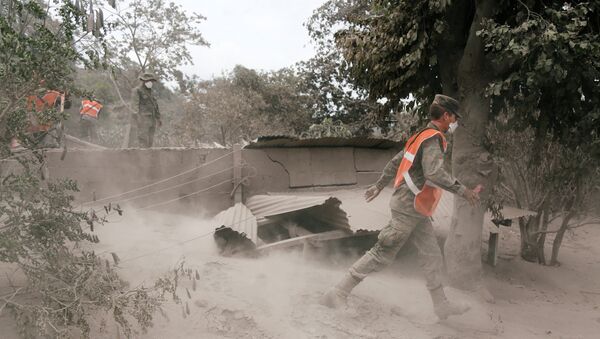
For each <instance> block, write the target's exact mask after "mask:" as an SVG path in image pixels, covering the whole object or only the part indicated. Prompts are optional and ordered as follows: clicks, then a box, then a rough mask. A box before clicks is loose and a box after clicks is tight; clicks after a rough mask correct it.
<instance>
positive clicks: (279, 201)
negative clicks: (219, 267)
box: [246, 195, 350, 229]
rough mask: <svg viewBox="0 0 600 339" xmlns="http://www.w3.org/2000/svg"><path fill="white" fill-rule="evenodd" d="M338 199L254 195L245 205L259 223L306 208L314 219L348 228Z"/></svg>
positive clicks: (329, 224) (334, 226) (335, 226)
mask: <svg viewBox="0 0 600 339" xmlns="http://www.w3.org/2000/svg"><path fill="white" fill-rule="evenodd" d="M340 204H341V202H340V200H339V199H337V198H334V197H331V196H298V195H255V196H252V197H250V198H248V199H247V200H246V206H248V208H249V209H250V210H251V211H252V213H253V214H254V215H255V216H256V220H257V222H258V224H259V225H262V224H266V223H269V220H268V218H269V217H273V216H278V215H282V214H286V213H290V212H295V211H300V210H306V213H309V214H310V215H311V217H312V218H314V219H315V220H316V221H318V222H320V223H322V224H324V225H327V226H330V227H332V228H337V229H350V225H349V224H348V217H347V215H346V212H344V211H343V210H342V209H340Z"/></svg>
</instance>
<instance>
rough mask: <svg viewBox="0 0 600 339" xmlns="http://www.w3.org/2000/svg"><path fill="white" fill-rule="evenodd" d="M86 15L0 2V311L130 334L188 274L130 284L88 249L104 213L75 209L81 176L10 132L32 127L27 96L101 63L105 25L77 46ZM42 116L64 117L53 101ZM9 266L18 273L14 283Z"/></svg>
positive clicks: (47, 323) (66, 329) (25, 321)
mask: <svg viewBox="0 0 600 339" xmlns="http://www.w3.org/2000/svg"><path fill="white" fill-rule="evenodd" d="M89 22H90V20H89V15H86V14H85V13H84V12H83V11H82V10H81V8H79V7H76V6H75V5H74V4H73V2H71V1H49V2H45V3H42V2H37V1H19V0H9V1H2V2H0V112H1V115H0V126H2V131H1V134H0V145H1V147H0V149H1V150H2V152H1V153H0V263H1V264H2V266H3V267H7V266H8V267H10V268H11V271H10V272H4V273H6V274H3V278H6V280H7V283H8V285H5V284H3V286H2V290H1V292H0V312H4V311H11V312H12V313H13V314H14V315H15V319H16V321H17V325H18V326H17V327H18V330H19V332H20V334H21V335H22V336H24V337H27V338H40V337H52V338H57V337H67V336H74V337H90V336H91V333H90V331H91V326H92V323H93V321H91V318H92V317H94V319H98V318H103V319H108V318H112V319H113V321H114V322H116V323H117V324H118V326H119V328H121V330H122V331H123V332H124V333H125V335H126V336H128V337H129V336H131V335H132V334H134V333H136V332H137V330H136V329H137V328H140V329H141V330H144V329H146V328H147V327H148V326H151V325H152V319H153V315H154V312H155V311H156V310H157V309H158V308H159V307H160V305H161V302H162V301H163V300H164V299H165V297H166V295H169V294H173V295H174V293H175V289H176V282H177V277H178V275H179V274H180V273H181V270H180V269H177V270H175V271H173V272H170V273H169V275H168V276H165V277H164V278H161V279H159V280H158V281H157V282H156V283H155V284H154V285H153V286H149V287H147V288H146V287H138V288H133V289H130V288H129V287H128V286H127V283H126V282H125V281H124V280H122V279H121V278H120V277H119V276H118V274H117V273H116V270H115V267H114V262H112V263H111V262H108V261H106V260H104V259H102V258H101V257H100V256H98V255H96V254H95V253H94V251H93V250H92V249H91V247H90V243H95V242H98V241H99V239H98V237H97V236H96V235H95V234H94V228H95V227H98V225H99V224H101V223H102V222H103V214H100V213H99V212H96V211H94V210H90V211H81V210H80V209H79V208H75V207H74V205H73V204H74V198H73V192H75V191H76V190H77V187H76V184H75V183H74V182H72V181H70V180H68V179H64V180H53V181H50V180H48V177H47V176H46V175H45V174H46V171H45V170H44V168H45V163H44V151H43V150H42V149H37V148H29V146H30V144H28V143H24V144H23V145H24V146H25V149H24V150H23V149H19V150H18V152H17V150H16V149H11V148H10V147H8V143H9V141H10V139H11V138H13V137H15V136H18V137H19V138H20V139H21V140H26V139H27V135H28V134H29V133H28V131H27V127H28V114H29V113H31V112H30V111H31V109H30V108H28V105H27V97H28V96H31V95H35V94H37V93H38V92H39V91H42V92H43V91H45V90H47V89H57V90H61V91H67V90H75V89H76V88H75V86H74V84H73V76H74V66H83V65H87V66H95V65H99V63H100V62H99V60H100V58H99V56H100V53H98V52H97V51H102V40H101V35H99V34H97V29H98V27H96V28H95V29H96V36H97V37H100V40H98V41H95V44H94V45H92V44H91V43H92V42H93V41H91V40H94V39H91V40H90V41H88V43H86V45H85V46H86V47H83V46H82V45H80V44H79V42H80V41H83V39H84V38H85V37H86V36H89V35H91V34H90V32H88V30H87V27H88V23H89ZM92 46H95V49H92ZM44 114H45V115H46V118H47V121H49V122H61V121H62V120H63V118H64V116H63V115H62V113H61V112H60V111H59V110H55V109H48V110H44ZM40 169H41V170H40ZM110 210H113V209H112V207H111V206H107V207H106V213H109V211H110ZM117 212H118V213H120V212H121V211H120V209H119V210H118V211H117ZM114 258H115V261H116V258H117V257H116V256H115V257H114ZM11 273H13V274H15V275H16V276H20V277H21V278H20V279H21V280H19V281H18V282H15V281H13V277H12V276H11ZM174 296H175V297H176V295H174ZM132 322H135V323H136V324H137V325H138V326H136V325H134V324H133V323H132ZM2 335H5V333H4V332H3V334H2Z"/></svg>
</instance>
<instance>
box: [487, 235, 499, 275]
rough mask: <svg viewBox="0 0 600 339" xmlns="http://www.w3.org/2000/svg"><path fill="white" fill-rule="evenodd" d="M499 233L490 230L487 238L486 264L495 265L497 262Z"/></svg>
mask: <svg viewBox="0 0 600 339" xmlns="http://www.w3.org/2000/svg"><path fill="white" fill-rule="evenodd" d="M499 238H500V233H492V232H490V238H489V240H488V264H490V265H492V266H494V267H495V266H496V264H497V263H498V239H499Z"/></svg>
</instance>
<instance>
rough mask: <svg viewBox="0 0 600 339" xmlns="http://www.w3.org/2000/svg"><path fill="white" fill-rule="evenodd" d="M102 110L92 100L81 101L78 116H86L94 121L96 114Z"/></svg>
mask: <svg viewBox="0 0 600 339" xmlns="http://www.w3.org/2000/svg"><path fill="white" fill-rule="evenodd" d="M101 109H102V105H101V104H100V103H99V102H97V101H92V100H83V101H81V111H79V114H80V115H87V116H89V117H92V118H94V119H98V113H100V110H101Z"/></svg>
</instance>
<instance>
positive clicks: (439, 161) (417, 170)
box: [375, 122, 466, 214]
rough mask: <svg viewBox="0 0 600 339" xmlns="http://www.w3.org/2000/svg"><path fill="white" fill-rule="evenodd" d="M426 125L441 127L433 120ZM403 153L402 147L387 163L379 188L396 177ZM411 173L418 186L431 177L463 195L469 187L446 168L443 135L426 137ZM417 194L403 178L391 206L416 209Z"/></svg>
mask: <svg viewBox="0 0 600 339" xmlns="http://www.w3.org/2000/svg"><path fill="white" fill-rule="evenodd" d="M427 128H433V129H436V130H439V129H438V128H437V126H435V125H434V124H433V123H431V122H430V123H429V124H427ZM403 156H404V151H400V152H399V153H398V154H396V155H395V156H394V157H393V158H392V160H390V161H389V162H388V163H387V165H386V166H385V168H384V169H383V173H382V174H381V176H380V177H379V180H377V183H375V185H376V186H377V188H379V189H380V190H381V189H383V188H384V187H385V186H387V185H388V184H389V183H390V181H392V180H394V179H395V178H396V174H397V173H398V167H399V166H400V162H401V161H402V157H403ZM409 174H410V176H411V178H412V179H413V181H414V183H415V185H416V186H417V187H423V185H424V184H425V180H429V181H431V182H433V183H434V184H436V185H437V186H439V187H440V188H442V189H444V190H446V191H449V192H451V193H454V194H458V195H461V196H462V195H463V193H464V191H465V189H466V187H465V186H464V185H462V184H461V183H460V182H459V181H458V180H456V179H455V178H454V177H453V176H452V175H451V174H450V173H448V172H447V171H446V169H445V168H444V152H443V148H442V141H441V139H440V137H433V138H430V139H427V140H425V141H424V142H423V143H422V144H421V147H420V148H419V151H418V152H417V154H416V156H415V159H414V161H413V165H412V167H411V168H410V170H409ZM414 198H415V195H414V194H413V193H412V191H411V190H410V189H409V188H408V186H407V185H406V183H405V182H402V184H401V185H400V186H399V187H398V188H397V189H395V190H394V193H393V195H392V199H391V201H390V207H391V208H392V209H393V210H395V211H406V212H414V213H416V211H414V207H413V201H414ZM411 214H413V213H411Z"/></svg>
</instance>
